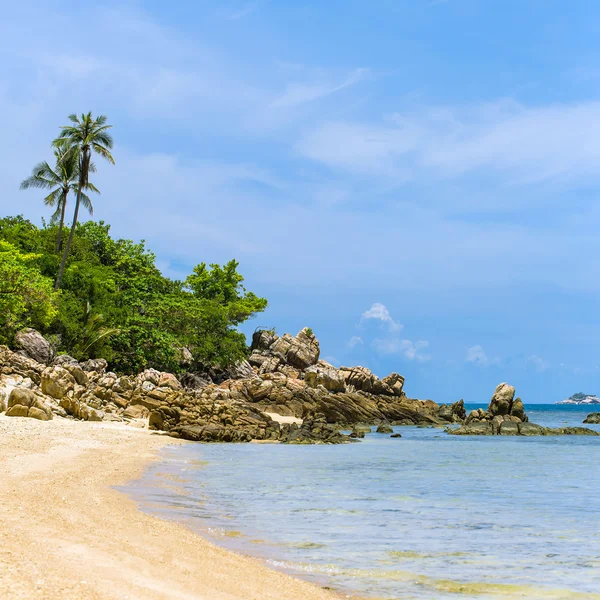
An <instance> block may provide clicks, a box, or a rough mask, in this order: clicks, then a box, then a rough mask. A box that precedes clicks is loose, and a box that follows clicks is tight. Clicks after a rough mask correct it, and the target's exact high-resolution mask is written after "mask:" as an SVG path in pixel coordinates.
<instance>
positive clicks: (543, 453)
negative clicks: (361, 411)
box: [126, 405, 600, 600]
mask: <svg viewBox="0 0 600 600" xmlns="http://www.w3.org/2000/svg"><path fill="white" fill-rule="evenodd" d="M469 408H471V407H469ZM598 409H599V410H600V407H598ZM526 410H527V413H528V415H529V417H530V420H531V421H532V422H535V423H539V424H541V425H546V426H553V427H558V426H567V425H572V426H575V425H581V424H582V421H583V419H584V418H585V416H586V415H587V414H588V413H589V412H593V411H594V407H581V406H556V405H537V406H536V405H530V406H527V407H526ZM589 427H590V428H594V429H597V430H599V431H600V426H597V425H590V426H589ZM374 429H375V428H373V431H374ZM394 429H395V430H396V431H399V432H400V433H401V434H402V436H403V437H402V438H401V439H391V438H390V437H389V435H382V434H376V433H372V434H370V435H367V436H366V438H365V439H364V440H362V441H361V442H360V443H355V444H349V445H342V446H286V445H261V444H217V445H201V444H198V445H195V444H189V445H184V446H177V447H171V448H167V449H166V450H165V451H164V453H163V460H162V461H159V462H157V463H155V464H153V465H152V466H151V467H150V468H149V469H148V471H147V472H146V473H145V475H144V476H143V478H142V479H141V480H140V481H137V482H133V483H132V484H131V485H130V486H128V487H127V488H126V491H127V492H128V493H129V494H131V495H132V496H133V497H134V498H135V499H136V500H137V501H138V502H139V504H140V506H141V507H142V508H143V509H144V510H146V511H148V512H151V513H153V514H157V515H159V516H161V517H163V518H168V519H173V520H177V521H180V522H183V523H185V524H186V525H187V526H189V527H191V528H192V529H195V530H196V531H198V532H200V533H202V534H203V535H205V536H207V537H208V538H210V539H211V540H213V541H215V542H217V543H219V544H222V545H224V546H226V547H228V548H231V549H233V550H236V551H238V552H242V553H245V554H250V555H253V556H256V557H258V558H260V559H262V560H263V561H265V562H266V563H268V564H269V565H271V566H272V567H274V568H278V569H282V570H285V571H286V572H289V573H291V574H294V575H297V576H300V577H302V578H304V579H308V580H311V581H313V582H315V583H317V584H319V585H323V586H328V587H331V588H333V589H336V590H339V591H341V592H343V593H344V594H346V595H348V596H360V597H367V598H378V599H392V598H411V599H420V600H421V599H435V600H444V599H449V598H457V597H461V598H487V599H491V598H528V599H535V598H552V599H562V598H564V599H571V598H600V477H599V476H598V475H599V473H598V468H599V466H600V437H583V436H560V437H535V438H525V437H523V438H520V437H500V436H494V437H460V436H448V435H447V434H445V433H444V432H443V430H441V429H424V428H417V427H396V428H394Z"/></svg>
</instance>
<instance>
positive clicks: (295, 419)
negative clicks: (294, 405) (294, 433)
mask: <svg viewBox="0 0 600 600" xmlns="http://www.w3.org/2000/svg"><path fill="white" fill-rule="evenodd" d="M265 415H268V416H269V417H271V419H273V421H276V422H277V423H296V424H297V425H302V419H299V418H298V417H284V416H283V415H280V414H278V413H272V412H266V413H265Z"/></svg>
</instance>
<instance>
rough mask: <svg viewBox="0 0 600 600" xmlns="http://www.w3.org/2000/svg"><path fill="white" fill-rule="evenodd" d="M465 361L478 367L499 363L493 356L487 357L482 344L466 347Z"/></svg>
mask: <svg viewBox="0 0 600 600" xmlns="http://www.w3.org/2000/svg"><path fill="white" fill-rule="evenodd" d="M465 360H466V362H468V363H472V364H474V365H477V366H479V367H490V366H492V365H498V364H500V359H499V358H498V357H497V356H495V357H489V356H488V355H487V354H486V352H485V350H484V349H483V347H482V346H480V345H479V344H478V345H476V346H471V347H470V348H468V349H467V356H466V359H465Z"/></svg>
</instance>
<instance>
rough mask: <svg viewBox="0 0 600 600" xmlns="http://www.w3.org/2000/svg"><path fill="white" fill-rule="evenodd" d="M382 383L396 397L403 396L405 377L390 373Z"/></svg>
mask: <svg viewBox="0 0 600 600" xmlns="http://www.w3.org/2000/svg"><path fill="white" fill-rule="evenodd" d="M381 381H382V382H383V384H384V385H386V386H387V387H388V388H389V389H390V390H391V391H392V393H393V395H394V396H402V394H403V391H402V390H403V389H404V377H402V375H399V374H398V373H390V374H389V375H388V376H387V377H384V378H383V379H382V380H381Z"/></svg>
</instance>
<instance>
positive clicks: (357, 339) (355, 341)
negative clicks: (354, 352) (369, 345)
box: [346, 335, 363, 349]
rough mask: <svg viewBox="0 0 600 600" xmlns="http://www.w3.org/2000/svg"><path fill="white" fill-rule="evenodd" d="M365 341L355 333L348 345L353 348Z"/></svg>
mask: <svg viewBox="0 0 600 600" xmlns="http://www.w3.org/2000/svg"><path fill="white" fill-rule="evenodd" d="M362 343H363V341H362V338H360V337H358V336H357V335H353V336H352V337H351V338H350V339H349V340H348V343H347V344H346V346H347V347H348V348H350V349H352V348H356V346H361V345H362Z"/></svg>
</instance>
